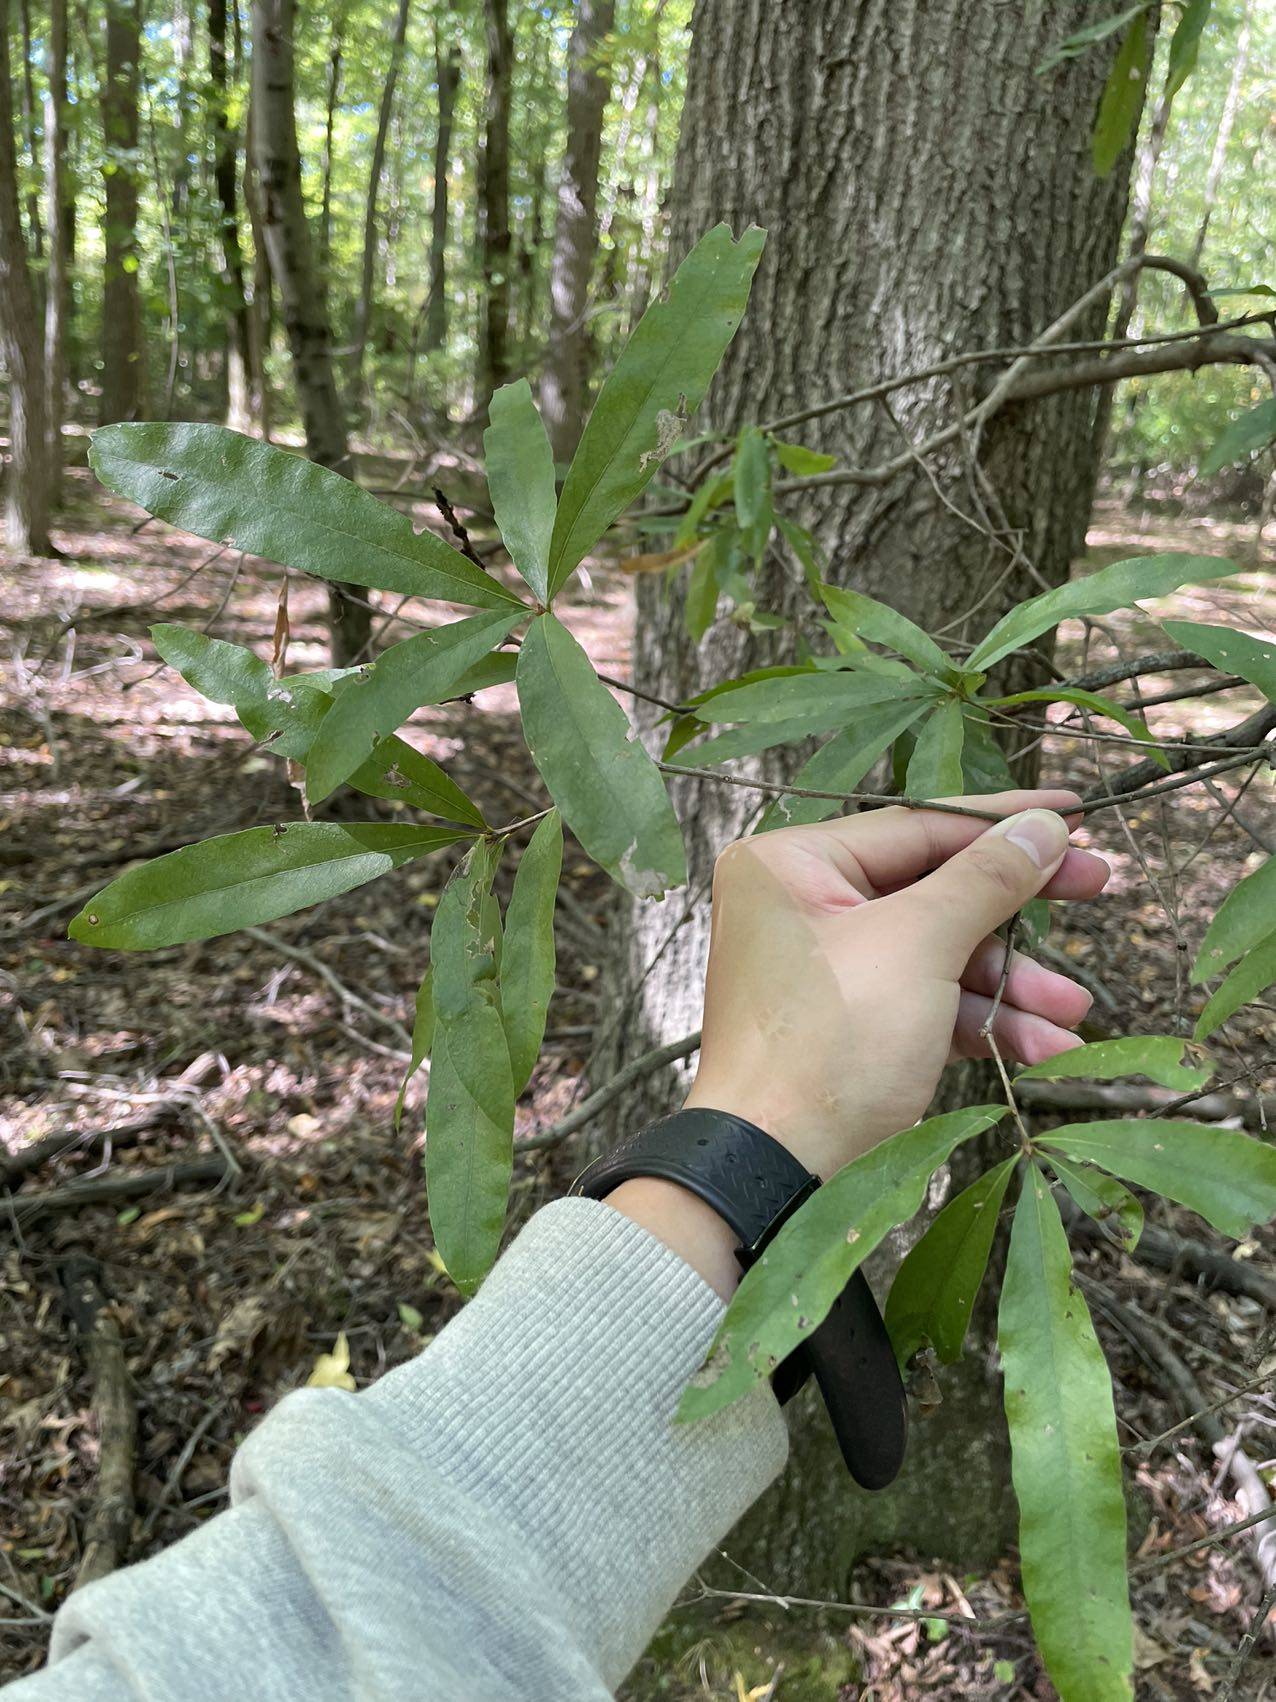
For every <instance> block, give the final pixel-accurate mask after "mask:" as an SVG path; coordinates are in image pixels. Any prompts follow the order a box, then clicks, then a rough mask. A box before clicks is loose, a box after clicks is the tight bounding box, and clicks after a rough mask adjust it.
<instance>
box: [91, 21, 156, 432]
mask: <svg viewBox="0 0 1276 1702" xmlns="http://www.w3.org/2000/svg"><path fill="white" fill-rule="evenodd" d="M104 4H105V12H106V69H105V76H104V80H103V84H102V142H103V154H102V173H103V177H104V178H105V185H106V207H105V212H104V214H103V221H102V238H103V257H102V321H103V326H104V327H106V328H109V329H108V330H107V332H106V334H105V335H104V336H103V339H102V399H101V407H100V410H99V417H100V419H101V422H102V424H103V425H109V424H110V423H111V421H113V420H136V419H139V418H141V416H142V413H143V398H144V397H145V394H146V357H145V350H144V345H143V335H142V298H141V288H140V278H139V269H140V266H141V251H140V248H139V245H138V170H139V163H140V155H139V152H138V142H139V131H138V105H137V103H138V90H139V88H140V86H141V65H140V59H141V50H142V40H141V35H142V14H141V7H140V4H139V3H138V0H104Z"/></svg>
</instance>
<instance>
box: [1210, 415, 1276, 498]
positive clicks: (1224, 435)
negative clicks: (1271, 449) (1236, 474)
mask: <svg viewBox="0 0 1276 1702" xmlns="http://www.w3.org/2000/svg"><path fill="white" fill-rule="evenodd" d="M1273 442H1276V396H1273V397H1269V399H1268V400H1267V401H1266V402H1260V403H1259V404H1258V406H1257V407H1256V408H1250V409H1249V410H1248V411H1247V412H1246V413H1243V414H1241V415H1240V417H1239V418H1238V419H1234V420H1233V421H1232V422H1231V424H1230V425H1228V426H1227V427H1226V428H1225V429H1224V430H1223V431H1222V432H1221V433H1220V435H1219V437H1218V439H1217V440H1216V442H1215V444H1214V447H1213V448H1212V449H1211V450H1210V452H1209V454H1208V455H1206V457H1205V459H1204V460H1203V461H1202V462H1201V477H1202V478H1203V479H1208V478H1212V477H1213V475H1214V474H1215V473H1219V472H1221V471H1222V470H1223V468H1224V467H1230V466H1231V465H1232V463H1233V462H1234V461H1243V460H1244V459H1245V457H1246V456H1247V455H1252V454H1253V453H1254V451H1255V450H1256V449H1266V448H1267V447H1268V445H1269V444H1271V443H1273Z"/></svg>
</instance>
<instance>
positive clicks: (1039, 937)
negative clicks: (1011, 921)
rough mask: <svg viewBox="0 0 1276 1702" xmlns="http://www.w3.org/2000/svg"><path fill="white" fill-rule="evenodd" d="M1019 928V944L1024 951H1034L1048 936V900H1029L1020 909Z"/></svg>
mask: <svg viewBox="0 0 1276 1702" xmlns="http://www.w3.org/2000/svg"><path fill="white" fill-rule="evenodd" d="M1019 927H1020V929H1021V930H1022V939H1021V944H1022V945H1023V947H1024V949H1025V950H1026V951H1036V949H1037V947H1038V946H1039V945H1040V944H1041V942H1042V941H1043V940H1045V939H1048V938H1049V936H1050V900H1049V899H1048V898H1030V899H1029V900H1028V902H1027V904H1024V905H1022V906H1021V907H1020V910H1019Z"/></svg>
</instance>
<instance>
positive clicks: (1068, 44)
mask: <svg viewBox="0 0 1276 1702" xmlns="http://www.w3.org/2000/svg"><path fill="white" fill-rule="evenodd" d="M1149 4H1150V0H1138V4H1137V5H1135V6H1127V7H1126V9H1125V11H1124V12H1115V13H1113V15H1112V16H1111V17H1110V18H1101V19H1100V20H1099V21H1098V23H1095V24H1087V25H1086V26H1085V28H1084V29H1081V30H1077V31H1076V32H1075V33H1074V34H1073V35H1070V36H1067V37H1066V38H1065V39H1064V40H1063V41H1061V42H1060V43H1059V45H1058V47H1052V48H1051V49H1050V51H1049V53H1047V54H1046V56H1045V58H1044V59H1043V60H1042V61H1041V63H1040V65H1038V66H1037V75H1038V76H1039V77H1040V76H1043V75H1044V74H1045V73H1046V72H1047V71H1053V70H1054V68H1055V66H1056V65H1061V64H1062V63H1063V62H1064V60H1065V59H1077V58H1079V57H1080V56H1081V55H1082V54H1083V53H1085V52H1086V51H1087V50H1088V49H1089V48H1091V47H1093V46H1094V44H1095V43H1096V42H1098V41H1105V40H1106V39H1107V37H1108V36H1110V35H1115V34H1116V32H1117V31H1118V30H1121V29H1124V28H1125V26H1126V25H1127V24H1128V23H1129V22H1130V20H1131V19H1132V18H1137V17H1138V16H1139V14H1140V13H1141V12H1146V11H1147V9H1148V6H1149Z"/></svg>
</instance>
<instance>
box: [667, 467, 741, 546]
mask: <svg viewBox="0 0 1276 1702" xmlns="http://www.w3.org/2000/svg"><path fill="white" fill-rule="evenodd" d="M732 484H733V476H732V474H731V473H719V474H718V475H717V477H716V478H713V479H704V480H702V481H701V483H700V484H699V485H698V486H697V487H696V490H695V494H694V495H693V496H692V498H691V501H690V503H689V504H688V506H687V512H686V513H685V514H684V515H683V517H682V519H681V520H680V521H679V522H678V529H677V531H676V532H675V533H674V538H673V545H674V548H675V549H684V548H685V547H686V546H687V545H688V544H689V543H691V542H692V541H693V540H694V539H695V537H696V535H697V534H698V532H699V530H700V524H701V522H702V521H703V520H704V518H705V516H706V515H707V514H708V513H709V512H710V511H711V510H712V509H715V508H719V507H721V505H722V504H723V503H724V502H725V501H726V500H727V498H728V497H729V496H730V495H731V490H732Z"/></svg>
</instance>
